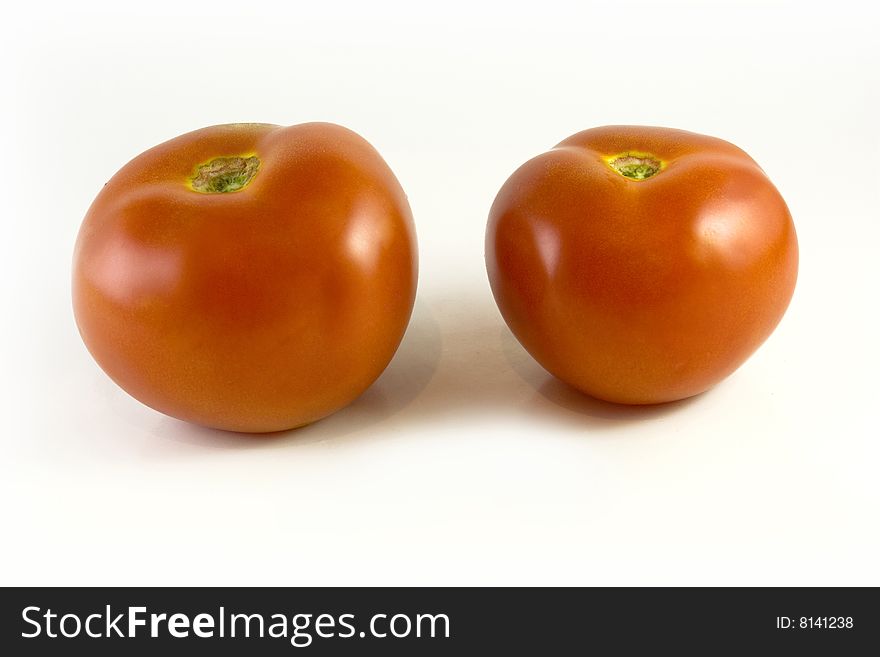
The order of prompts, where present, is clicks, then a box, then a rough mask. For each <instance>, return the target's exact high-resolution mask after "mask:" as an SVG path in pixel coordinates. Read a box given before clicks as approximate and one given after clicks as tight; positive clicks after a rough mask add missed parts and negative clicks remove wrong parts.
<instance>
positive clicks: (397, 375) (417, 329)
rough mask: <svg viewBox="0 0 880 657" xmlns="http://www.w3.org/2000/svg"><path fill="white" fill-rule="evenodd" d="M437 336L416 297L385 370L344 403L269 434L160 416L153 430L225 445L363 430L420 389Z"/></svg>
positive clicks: (317, 438) (266, 444)
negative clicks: (309, 421)
mask: <svg viewBox="0 0 880 657" xmlns="http://www.w3.org/2000/svg"><path fill="white" fill-rule="evenodd" d="M440 351H441V338H440V330H439V326H438V324H437V321H436V319H435V318H434V316H433V315H432V313H431V311H430V309H429V308H428V307H427V306H426V305H425V304H423V303H420V302H417V303H416V305H415V308H414V309H413V316H412V320H411V321H410V325H409V328H408V329H407V331H406V334H405V335H404V337H403V340H402V341H401V344H400V347H399V348H398V350H397V353H396V354H395V355H394V358H392V359H391V362H390V363H389V364H388V367H387V368H385V371H384V372H383V373H382V374H381V375H380V376H379V378H378V379H376V381H375V382H374V383H373V385H371V386H370V387H369V388H368V389H367V390H366V391H365V392H364V393H363V394H362V395H361V396H360V397H358V398H357V399H355V400H354V401H353V402H352V403H351V404H349V405H348V406H346V407H345V408H343V409H341V410H339V411H337V412H336V413H333V414H332V415H330V416H328V417H326V418H324V419H322V420H319V421H317V422H314V423H312V424H309V425H306V426H303V427H299V428H297V429H290V430H287V431H276V432H271V433H258V434H251V433H237V432H234V431H222V430H219V429H211V428H209V427H202V426H197V425H192V424H189V423H186V422H182V421H180V420H175V419H173V418H162V422H161V424H160V425H159V426H158V427H156V429H155V430H154V433H155V434H157V435H159V436H161V437H162V438H164V439H166V440H170V441H174V442H177V443H187V444H190V445H197V446H204V447H210V448H227V449H265V448H278V447H282V446H288V445H292V444H301V445H302V444H313V443H321V442H324V441H329V440H334V439H338V438H343V437H345V436H349V435H351V434H353V433H357V432H360V431H363V430H367V429H369V428H371V427H373V426H375V425H376V424H377V423H381V422H383V421H386V420H388V419H389V418H391V417H392V416H393V415H395V414H396V413H398V412H400V411H401V410H402V409H403V408H405V407H406V406H407V405H408V404H410V403H411V402H412V400H413V399H415V398H416V397H417V396H418V395H419V393H420V392H421V391H422V390H423V389H424V388H425V386H426V385H427V384H428V382H429V381H430V379H431V377H432V376H433V374H434V370H435V369H436V367H437V362H438V360H439V357H440Z"/></svg>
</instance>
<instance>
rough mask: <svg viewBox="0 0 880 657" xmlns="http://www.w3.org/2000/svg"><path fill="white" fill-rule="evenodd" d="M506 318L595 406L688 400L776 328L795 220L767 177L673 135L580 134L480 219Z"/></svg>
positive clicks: (740, 157)
mask: <svg viewBox="0 0 880 657" xmlns="http://www.w3.org/2000/svg"><path fill="white" fill-rule="evenodd" d="M486 263H487V269H488V273H489V279H490V282H491V284H492V291H493V293H494V295H495V299H496V301H497V303H498V307H499V308H500V310H501V313H502V315H503V316H504V319H505V320H506V321H507V324H508V325H509V326H510V329H511V330H512V331H513V333H514V334H515V335H516V337H517V338H518V339H519V341H520V342H521V343H522V344H523V346H524V347H525V348H526V349H527V350H528V351H529V352H530V353H531V354H532V356H534V358H535V359H536V360H537V361H538V362H539V363H541V365H543V366H544V367H545V368H546V369H547V370H548V371H550V372H551V373H552V374H554V375H556V376H557V377H559V378H560V379H562V380H563V381H566V382H567V383H569V384H570V385H572V386H574V387H575V388H578V389H580V390H581V391H583V392H585V393H588V394H590V395H593V396H595V397H598V398H601V399H605V400H608V401H613V402H622V403H627V404H651V403H658V402H667V401H672V400H676V399H682V398H684V397H689V396H691V395H696V394H698V393H700V392H703V391H704V390H707V389H708V388H710V387H711V386H713V385H715V384H716V383H718V382H719V381H720V380H721V379H723V378H724V377H726V376H727V375H729V374H730V373H731V372H733V371H734V370H735V369H736V368H737V367H739V366H740V365H741V364H742V363H743V361H745V360H746V358H748V357H749V355H750V354H752V352H754V351H755V349H757V348H758V346H759V345H760V344H761V343H762V342H763V341H764V340H765V339H766V338H767V337H768V336H769V335H770V333H771V332H772V331H773V329H774V328H775V327H776V325H777V323H778V322H779V320H780V319H781V318H782V315H783V313H784V312H785V309H786V307H787V306H788V303H789V300H790V299H791V295H792V293H793V291H794V286H795V279H796V278H797V264H798V248H797V238H796V236H795V230H794V225H793V224H792V220H791V215H790V214H789V211H788V208H787V207H786V205H785V202H784V201H783V199H782V197H781V196H780V195H779V192H778V191H777V190H776V188H775V187H774V186H773V184H772V183H771V182H770V180H769V179H768V178H767V176H766V175H765V174H764V172H763V171H762V170H761V168H760V167H759V166H758V165H757V164H756V163H755V162H754V160H752V159H751V158H750V157H749V156H748V155H746V154H745V153H744V152H743V151H742V150H740V149H739V148H737V147H736V146H733V145H732V144H729V143H727V142H725V141H722V140H720V139H715V138H712V137H706V136H703V135H698V134H694V133H690V132H684V131H681V130H671V129H667V128H650V127H637V126H609V127H603V128H596V129H593V130H586V131H584V132H580V133H578V134H576V135H573V136H571V137H569V138H568V139H566V140H565V141H563V142H561V143H560V144H559V145H557V146H556V147H555V148H553V149H552V150H550V151H548V152H546V153H544V154H542V155H539V156H537V157H535V158H534V159H532V160H529V161H528V162H526V163H525V164H524V165H523V166H521V167H520V168H519V169H518V170H517V171H516V172H515V173H514V174H513V175H512V176H511V177H510V179H509V180H508V181H507V182H506V183H505V184H504V186H503V187H502V188H501V191H500V192H499V194H498V197H497V198H496V199H495V203H494V205H493V206H492V210H491V213H490V216H489V224H488V230H487V235H486Z"/></svg>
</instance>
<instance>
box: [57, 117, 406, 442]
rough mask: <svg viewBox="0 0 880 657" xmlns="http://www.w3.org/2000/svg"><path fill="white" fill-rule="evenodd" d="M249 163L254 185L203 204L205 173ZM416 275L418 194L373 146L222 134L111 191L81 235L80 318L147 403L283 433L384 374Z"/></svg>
mask: <svg viewBox="0 0 880 657" xmlns="http://www.w3.org/2000/svg"><path fill="white" fill-rule="evenodd" d="M249 157H256V158H258V160H259V168H257V169H256V174H255V175H253V177H252V178H250V180H249V182H245V184H244V186H243V187H240V188H235V186H234V185H233V186H232V187H233V189H234V191H228V192H225V193H202V192H200V191H196V190H195V189H194V187H193V185H194V184H195V185H197V186H198V184H199V183H194V182H193V180H194V178H195V177H196V174H197V173H198V172H199V171H201V170H202V169H200V168H199V167H200V166H201V167H205V166H207V165H206V164H205V163H211V162H222V161H223V158H227V159H228V158H239V160H238V161H242V162H243V161H247V158H249ZM218 158H219V159H218ZM231 161H233V162H235V160H231ZM230 179H231V178H230ZM218 180H219V182H221V183H223V184H226V183H227V182H228V180H226V179H218ZM235 184H236V185H240V184H241V181H240V180H237V181H235ZM220 186H222V185H220ZM417 272H418V263H417V249H416V239H415V229H414V225H413V220H412V213H411V211H410V208H409V204H408V202H407V199H406V195H405V194H404V192H403V190H402V189H401V187H400V184H399V183H398V181H397V179H396V178H395V177H394V174H393V173H392V172H391V170H390V169H389V168H388V166H387V164H386V163H385V162H384V161H383V160H382V158H381V157H380V156H379V154H378V153H377V152H376V151H375V150H374V149H373V147H372V146H370V144H368V143H367V142H366V141H365V140H364V139H363V138H361V137H360V136H358V135H357V134H355V133H354V132H351V131H350V130H347V129H346V128H343V127H341V126H337V125H333V124H327V123H308V124H302V125H296V126H291V127H280V126H274V125H267V124H231V125H221V126H214V127H210V128H204V129H202V130H196V131H194V132H191V133H187V134H185V135H182V136H180V137H177V138H175V139H172V140H170V141H167V142H165V143H163V144H160V145H158V146H156V147H154V148H152V149H150V150H148V151H146V152H145V153H143V154H141V155H139V156H138V157H136V158H135V159H133V160H132V161H131V162H129V163H128V164H127V165H125V166H124V167H123V168H122V169H121V170H120V171H119V172H118V173H117V174H116V175H114V176H113V178H112V179H111V180H110V181H109V182H108V183H107V184H106V185H105V187H104V188H103V189H102V190H101V192H100V193H99V194H98V196H97V198H96V199H95V201H94V202H93V204H92V206H91V207H90V209H89V210H88V213H87V215H86V217H85V219H84V221H83V224H82V227H81V229H80V233H79V236H78V238H77V243H76V247H75V252H74V262H73V307H74V314H75V317H76V322H77V325H78V327H79V330H80V333H81V335H82V338H83V340H84V342H85V344H86V346H87V347H88V349H89V351H90V352H91V353H92V355H93V356H94V358H95V360H96V361H97V362H98V364H99V365H100V366H101V368H102V369H103V370H104V371H105V372H106V373H107V374H108V375H109V376H110V377H111V378H112V379H113V380H114V381H116V383H118V384H119V385H120V386H121V387H122V388H123V389H124V390H126V391H127V392H128V393H129V394H131V395H132V396H133V397H135V398H136V399H138V400H139V401H141V402H143V403H144V404H146V405H148V406H150V407H152V408H154V409H156V410H158V411H161V412H162V413H165V414H167V415H170V416H173V417H176V418H179V419H181V420H186V421H188V422H194V423H197V424H202V425H206V426H210V427H215V428H219V429H226V430H231V431H242V432H271V431H280V430H285V429H290V428H293V427H297V426H302V425H305V424H309V423H311V422H314V421H316V420H318V419H321V418H322V417H325V416H327V415H329V414H330V413H332V412H334V411H336V410H338V409H339V408H342V407H343V406H345V405H347V404H349V403H350V402H351V401H353V400H354V399H355V398H356V397H357V396H358V395H360V394H361V393H362V392H363V391H364V390H366V388H367V387H368V386H369V385H370V384H371V383H372V382H373V381H374V380H375V379H376V378H377V377H378V376H379V374H381V372H382V371H383V370H384V369H385V367H386V366H387V364H388V362H389V361H390V360H391V357H392V356H393V355H394V352H395V351H396V349H397V347H398V345H399V343H400V340H401V339H402V337H403V334H404V331H405V330H406V326H407V324H408V322H409V318H410V314H411V312H412V307H413V301H414V298H415V291H416V283H417Z"/></svg>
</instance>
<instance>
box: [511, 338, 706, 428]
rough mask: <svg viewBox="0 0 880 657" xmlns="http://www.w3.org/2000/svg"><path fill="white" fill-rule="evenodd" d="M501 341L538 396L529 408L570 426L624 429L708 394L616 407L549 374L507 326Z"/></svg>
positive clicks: (515, 369) (669, 412)
mask: <svg viewBox="0 0 880 657" xmlns="http://www.w3.org/2000/svg"><path fill="white" fill-rule="evenodd" d="M498 339H499V342H500V343H501V345H502V349H503V352H504V356H505V358H506V360H507V363H508V364H509V366H510V368H511V369H512V370H513V371H515V372H516V373H517V374H518V375H519V376H520V378H521V379H522V380H523V381H524V382H525V383H527V384H528V385H529V386H531V387H532V388H533V389H534V392H535V394H534V395H533V396H532V398H531V399H530V400H529V401H528V402H527V403H526V404H525V408H526V409H527V410H529V411H530V412H531V411H534V412H538V413H540V414H542V415H544V416H552V417H554V418H555V419H558V420H563V421H565V422H566V423H567V424H569V425H571V424H577V425H582V426H583V427H584V428H590V429H597V428H612V427H623V426H625V425H627V424H630V423H636V422H645V421H649V420H653V419H656V418H660V417H663V416H666V415H669V414H671V413H675V412H676V411H679V410H681V409H683V408H685V407H687V406H689V405H690V404H692V403H694V402H695V401H697V400H698V399H700V398H701V397H703V396H704V395H705V394H708V393H703V394H701V395H695V396H693V397H688V398H687V399H681V400H678V401H673V402H667V403H664V404H648V405H630V404H615V403H613V402H608V401H604V400H601V399H597V398H596V397H591V396H589V395H587V394H585V393H583V392H581V391H579V390H577V389H576V388H573V387H572V386H570V385H568V384H567V383H565V382H564V381H562V380H560V379H557V378H556V377H555V376H553V375H552V374H550V373H549V372H547V371H546V370H545V369H544V368H543V367H541V366H540V365H539V364H538V362H537V361H536V360H535V359H534V358H532V357H531V356H530V355H529V353H528V352H527V351H526V350H525V349H524V348H523V346H522V345H521V344H520V343H519V342H518V341H517V339H516V337H515V336H514V335H513V333H511V331H510V329H508V328H507V326H506V325H504V326H502V327H501V328H500V330H499V338H498ZM573 415H574V417H573Z"/></svg>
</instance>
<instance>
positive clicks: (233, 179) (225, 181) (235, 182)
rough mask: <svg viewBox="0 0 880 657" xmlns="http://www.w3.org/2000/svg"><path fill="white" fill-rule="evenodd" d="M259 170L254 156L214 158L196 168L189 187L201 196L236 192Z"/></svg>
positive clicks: (257, 160) (256, 158)
mask: <svg viewBox="0 0 880 657" xmlns="http://www.w3.org/2000/svg"><path fill="white" fill-rule="evenodd" d="M259 168H260V158H258V157H257V156H256V155H251V156H249V157H245V156H233V157H215V158H214V159H213V160H211V161H209V162H206V163H205V164H200V165H199V166H198V167H197V169H196V172H195V174H194V175H193V176H192V178H191V179H190V186H191V187H192V189H193V191H196V192H201V193H202V194H224V193H227V192H237V191H238V190H240V189H243V188H244V187H246V186H247V185H248V183H250V181H251V180H252V179H253V177H254V176H255V175H257V170H258V169H259Z"/></svg>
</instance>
